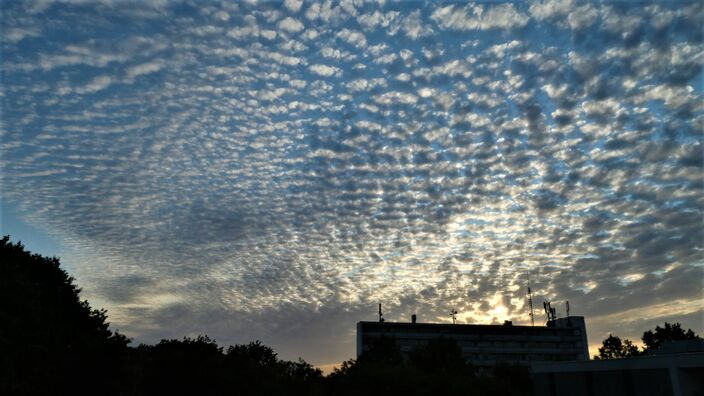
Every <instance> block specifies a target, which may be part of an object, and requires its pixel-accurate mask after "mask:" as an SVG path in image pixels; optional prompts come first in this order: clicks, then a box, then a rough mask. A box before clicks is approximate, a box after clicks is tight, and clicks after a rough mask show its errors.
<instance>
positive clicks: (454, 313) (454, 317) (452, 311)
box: [450, 308, 457, 324]
mask: <svg viewBox="0 0 704 396" xmlns="http://www.w3.org/2000/svg"><path fill="white" fill-rule="evenodd" d="M450 317H451V318H452V324H456V323H457V310H456V309H454V308H453V309H452V310H451V311H450Z"/></svg>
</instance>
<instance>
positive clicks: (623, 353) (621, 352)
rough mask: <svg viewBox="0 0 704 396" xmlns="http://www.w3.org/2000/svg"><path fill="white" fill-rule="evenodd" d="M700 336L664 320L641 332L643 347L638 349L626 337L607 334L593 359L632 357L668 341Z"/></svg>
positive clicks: (653, 349) (651, 350)
mask: <svg viewBox="0 0 704 396" xmlns="http://www.w3.org/2000/svg"><path fill="white" fill-rule="evenodd" d="M699 338H700V337H699V336H698V335H697V334H696V333H694V331H692V329H687V331H685V330H684V329H682V325H681V324H680V323H673V324H671V323H668V322H665V324H664V325H663V327H660V326H659V325H657V326H655V330H648V331H645V332H644V333H643V337H641V340H642V341H643V349H642V350H640V349H638V346H637V345H635V344H633V342H632V341H631V340H629V339H627V338H624V339H623V340H621V338H620V337H618V336H614V335H612V334H609V336H608V337H607V338H606V339H605V340H604V341H602V346H601V347H600V348H599V354H598V355H595V356H594V359H618V358H624V357H632V356H638V355H643V354H648V353H652V352H653V351H655V350H657V349H658V348H660V347H661V346H662V345H663V344H664V343H666V342H670V341H682V340H696V339H699Z"/></svg>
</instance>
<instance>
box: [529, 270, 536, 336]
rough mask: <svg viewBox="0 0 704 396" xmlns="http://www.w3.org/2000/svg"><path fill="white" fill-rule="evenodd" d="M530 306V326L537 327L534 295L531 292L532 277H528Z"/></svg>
mask: <svg viewBox="0 0 704 396" xmlns="http://www.w3.org/2000/svg"><path fill="white" fill-rule="evenodd" d="M528 306H529V307H530V325H531V326H535V314H534V313H533V295H532V293H531V291H530V275H528Z"/></svg>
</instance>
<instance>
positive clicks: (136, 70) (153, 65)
mask: <svg viewBox="0 0 704 396" xmlns="http://www.w3.org/2000/svg"><path fill="white" fill-rule="evenodd" d="M162 67H164V65H163V63H162V62H160V61H154V62H147V63H142V64H139V65H135V66H131V67H129V68H127V70H126V71H125V74H126V75H127V78H128V79H134V78H135V77H139V76H143V75H146V74H151V73H156V72H158V71H159V70H161V68H162Z"/></svg>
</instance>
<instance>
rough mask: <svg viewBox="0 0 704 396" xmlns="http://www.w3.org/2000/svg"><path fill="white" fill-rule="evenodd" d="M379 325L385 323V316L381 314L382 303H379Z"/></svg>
mask: <svg viewBox="0 0 704 396" xmlns="http://www.w3.org/2000/svg"><path fill="white" fill-rule="evenodd" d="M379 323H384V314H383V313H381V303H379Z"/></svg>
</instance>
